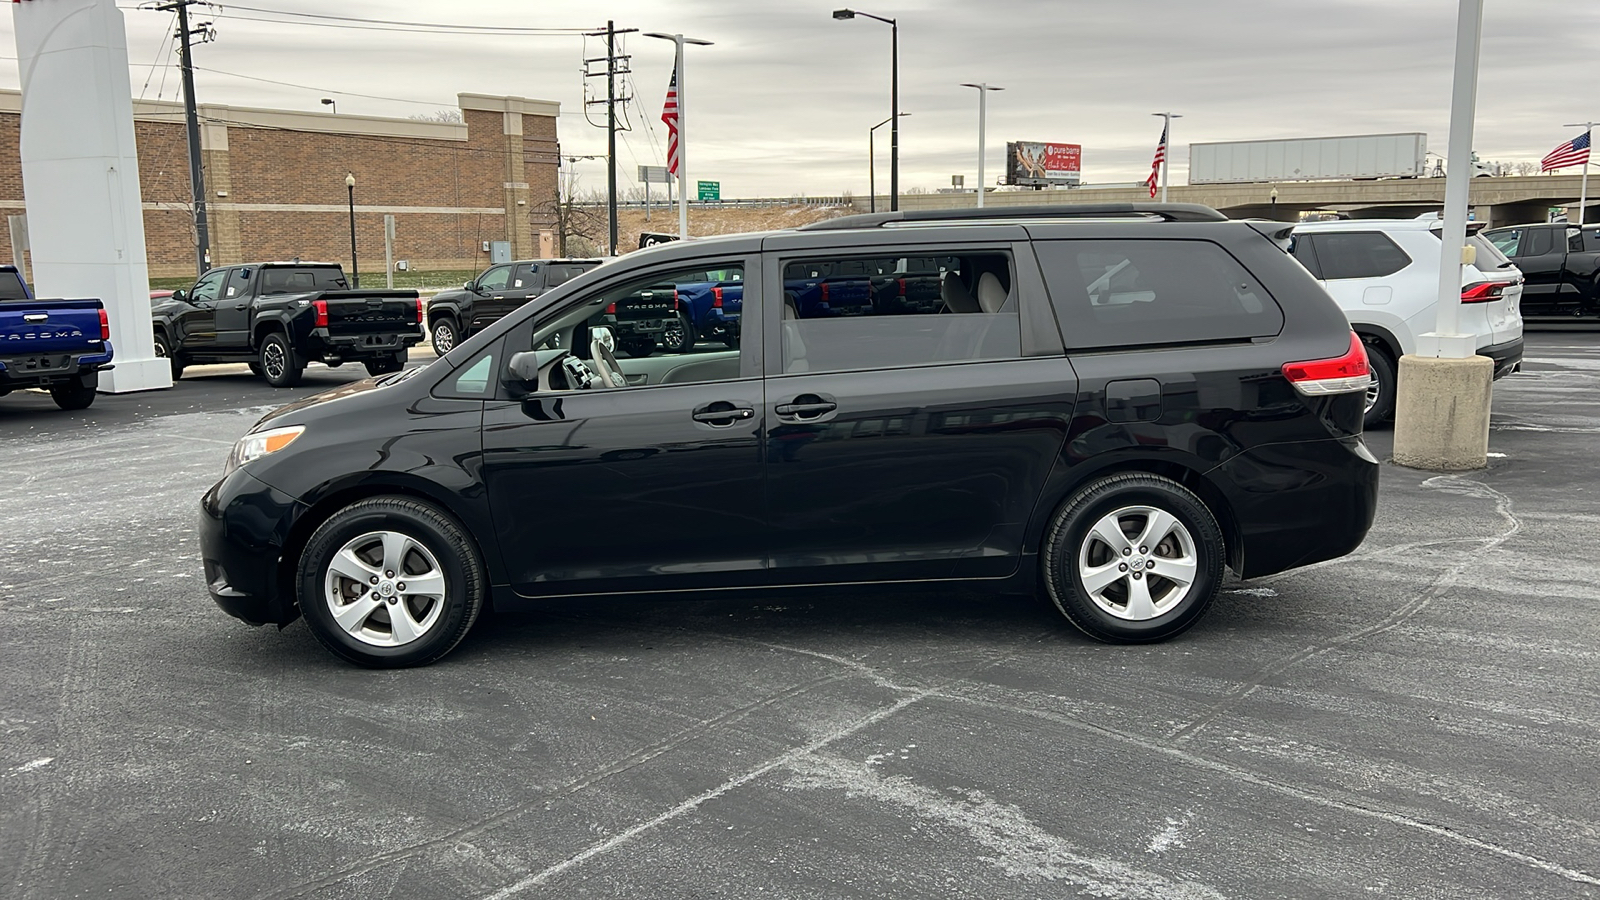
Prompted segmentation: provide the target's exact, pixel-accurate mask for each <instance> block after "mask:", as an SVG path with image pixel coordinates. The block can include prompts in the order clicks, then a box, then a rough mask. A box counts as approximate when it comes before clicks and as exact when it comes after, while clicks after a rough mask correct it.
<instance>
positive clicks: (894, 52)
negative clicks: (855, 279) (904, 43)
mask: <svg viewBox="0 0 1600 900" xmlns="http://www.w3.org/2000/svg"><path fill="white" fill-rule="evenodd" d="M856 16H866V17H867V18H869V19H876V20H877V21H879V22H885V23H887V24H888V25H889V121H890V122H893V123H894V124H893V125H891V126H889V210H890V211H891V212H893V211H894V210H897V209H899V208H900V23H899V22H897V21H895V20H894V19H885V18H884V17H883V16H875V15H873V14H872V13H867V12H862V11H861V10H859V9H836V10H834V11H833V17H834V18H835V19H840V20H843V19H854V18H855V17H856Z"/></svg>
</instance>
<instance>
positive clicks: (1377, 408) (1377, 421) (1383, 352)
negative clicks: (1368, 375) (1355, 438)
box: [1361, 341, 1400, 429]
mask: <svg viewBox="0 0 1600 900" xmlns="http://www.w3.org/2000/svg"><path fill="white" fill-rule="evenodd" d="M1367 363H1368V368H1370V369H1371V371H1372V385H1371V386H1370V387H1368V388H1367V411H1366V414H1365V415H1364V416H1363V417H1362V419H1361V426H1362V427H1363V428H1367V429H1371V428H1377V427H1378V426H1380V425H1382V424H1383V423H1385V422H1387V421H1389V420H1390V419H1391V418H1393V417H1394V405H1395V398H1396V397H1397V396H1398V395H1399V387H1400V377H1399V374H1398V372H1397V370H1396V367H1395V364H1394V357H1392V356H1390V355H1389V350H1388V348H1387V347H1384V346H1382V345H1380V344H1377V343H1374V342H1371V341H1369V342H1367Z"/></svg>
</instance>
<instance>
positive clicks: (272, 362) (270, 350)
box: [261, 341, 289, 379]
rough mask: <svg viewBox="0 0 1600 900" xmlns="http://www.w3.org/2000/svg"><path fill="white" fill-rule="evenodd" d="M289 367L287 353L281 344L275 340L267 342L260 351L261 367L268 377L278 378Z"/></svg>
mask: <svg viewBox="0 0 1600 900" xmlns="http://www.w3.org/2000/svg"><path fill="white" fill-rule="evenodd" d="M288 367H289V355H288V353H287V352H285V351H284V349H283V345H282V344H280V343H278V342H277V341H270V342H268V344H267V346H266V348H265V349H263V350H262V351H261V368H262V369H264V370H265V371H266V373H267V377H268V378H272V379H278V378H282V377H283V373H284V371H285V370H287V369H288Z"/></svg>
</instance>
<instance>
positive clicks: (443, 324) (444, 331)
mask: <svg viewBox="0 0 1600 900" xmlns="http://www.w3.org/2000/svg"><path fill="white" fill-rule="evenodd" d="M432 332H433V335H432V340H433V352H434V353H436V354H438V355H440V356H443V355H445V354H446V353H449V352H450V351H451V350H454V349H455V347H456V344H458V343H460V341H461V334H460V332H459V331H458V330H457V329H456V320H455V319H452V318H450V317H449V316H440V317H439V318H437V319H434V320H433V328H432Z"/></svg>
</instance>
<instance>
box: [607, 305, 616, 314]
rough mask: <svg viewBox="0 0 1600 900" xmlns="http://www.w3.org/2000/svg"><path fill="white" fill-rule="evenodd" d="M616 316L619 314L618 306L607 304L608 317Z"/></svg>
mask: <svg viewBox="0 0 1600 900" xmlns="http://www.w3.org/2000/svg"><path fill="white" fill-rule="evenodd" d="M616 314H617V305H616V304H615V303H607V304H606V315H608V316H614V315H616Z"/></svg>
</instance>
